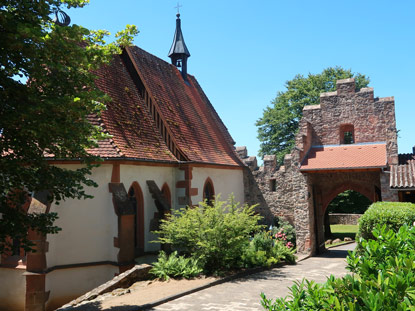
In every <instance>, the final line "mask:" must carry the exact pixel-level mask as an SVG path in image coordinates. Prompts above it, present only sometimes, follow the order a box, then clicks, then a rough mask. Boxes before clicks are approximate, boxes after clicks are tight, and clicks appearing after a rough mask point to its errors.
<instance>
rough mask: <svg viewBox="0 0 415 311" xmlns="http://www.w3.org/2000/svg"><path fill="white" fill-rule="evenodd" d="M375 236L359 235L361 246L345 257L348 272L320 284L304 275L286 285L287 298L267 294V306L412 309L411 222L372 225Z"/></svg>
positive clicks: (414, 243) (414, 236)
mask: <svg viewBox="0 0 415 311" xmlns="http://www.w3.org/2000/svg"><path fill="white" fill-rule="evenodd" d="M373 236H374V237H375V240H365V239H362V242H361V243H362V246H363V247H362V251H361V252H360V253H359V254H358V253H357V252H356V251H354V252H353V253H351V254H350V255H349V256H348V258H347V263H348V267H347V268H348V269H349V270H350V271H351V272H353V273H354V274H353V275H346V276H345V277H342V278H335V277H334V276H330V277H329V278H328V279H327V281H326V282H325V283H323V284H317V283H315V282H313V281H307V280H303V281H302V282H296V283H295V284H294V285H293V286H292V287H291V288H290V292H291V294H290V296H289V297H290V298H289V299H287V298H277V299H276V300H275V301H272V300H271V299H267V298H266V296H265V295H264V294H261V297H262V301H261V304H262V306H263V307H264V308H265V309H266V310H272V311H277V310H291V311H300V310H327V311H328V310H339V311H340V310H351V311H354V310H356V311H357V310H359V311H389V310H402V311H403V310H415V287H414V284H415V262H414V261H413V258H415V257H414V256H415V227H409V226H407V225H403V226H402V227H401V228H400V229H399V230H398V232H397V233H396V232H394V231H393V230H392V229H389V228H388V227H387V226H386V225H383V226H380V225H377V227H376V228H375V229H374V230H373Z"/></svg>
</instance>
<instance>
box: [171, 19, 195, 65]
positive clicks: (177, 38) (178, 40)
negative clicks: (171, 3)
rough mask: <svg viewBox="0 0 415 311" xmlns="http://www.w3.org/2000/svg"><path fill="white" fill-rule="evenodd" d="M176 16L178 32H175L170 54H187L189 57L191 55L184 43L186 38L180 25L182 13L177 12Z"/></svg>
mask: <svg viewBox="0 0 415 311" xmlns="http://www.w3.org/2000/svg"><path fill="white" fill-rule="evenodd" d="M176 16H177V19H176V32H175V33H174V38H173V44H172V45H171V48H170V52H169V55H168V56H169V57H171V56H172V55H174V54H185V55H186V56H187V57H189V56H190V53H189V50H188V49H187V46H186V43H184V38H183V34H182V29H181V25H180V14H179V13H177V15H176Z"/></svg>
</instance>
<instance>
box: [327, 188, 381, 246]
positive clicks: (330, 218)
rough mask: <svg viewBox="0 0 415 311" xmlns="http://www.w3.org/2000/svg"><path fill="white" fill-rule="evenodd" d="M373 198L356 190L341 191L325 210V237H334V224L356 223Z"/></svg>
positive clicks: (335, 236)
mask: <svg viewBox="0 0 415 311" xmlns="http://www.w3.org/2000/svg"><path fill="white" fill-rule="evenodd" d="M372 202H373V201H372V200H371V199H369V198H368V197H366V196H365V195H363V194H361V193H360V192H358V191H355V190H345V191H344V192H341V193H339V194H338V195H337V196H336V197H335V198H334V199H333V200H332V201H331V202H330V203H329V204H328V206H327V208H326V211H325V212H324V238H325V240H326V241H327V240H328V239H334V238H337V237H338V236H337V235H335V234H333V232H332V230H331V226H332V225H356V224H357V220H358V218H359V215H361V214H363V213H364V212H365V211H366V210H367V209H368V207H369V206H370V204H372Z"/></svg>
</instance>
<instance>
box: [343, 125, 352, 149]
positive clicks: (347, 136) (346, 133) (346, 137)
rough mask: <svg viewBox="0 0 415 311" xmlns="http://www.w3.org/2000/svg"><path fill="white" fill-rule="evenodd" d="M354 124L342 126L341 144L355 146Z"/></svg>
mask: <svg viewBox="0 0 415 311" xmlns="http://www.w3.org/2000/svg"><path fill="white" fill-rule="evenodd" d="M354 142H355V139H354V126H353V124H343V125H341V126H340V144H346V145H348V144H354Z"/></svg>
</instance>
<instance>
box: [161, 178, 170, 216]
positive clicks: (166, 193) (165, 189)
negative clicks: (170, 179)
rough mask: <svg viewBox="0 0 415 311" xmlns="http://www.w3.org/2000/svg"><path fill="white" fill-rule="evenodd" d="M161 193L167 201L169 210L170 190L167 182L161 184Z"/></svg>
mask: <svg viewBox="0 0 415 311" xmlns="http://www.w3.org/2000/svg"><path fill="white" fill-rule="evenodd" d="M161 193H162V194H163V195H164V198H165V199H166V201H167V203H168V204H169V207H170V210H171V192H170V188H169V185H168V184H167V183H164V184H163V187H161Z"/></svg>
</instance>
